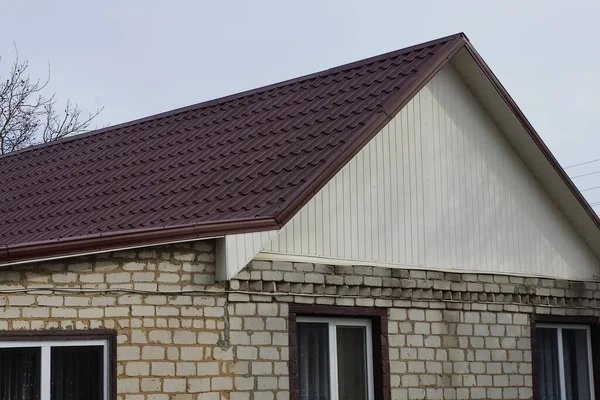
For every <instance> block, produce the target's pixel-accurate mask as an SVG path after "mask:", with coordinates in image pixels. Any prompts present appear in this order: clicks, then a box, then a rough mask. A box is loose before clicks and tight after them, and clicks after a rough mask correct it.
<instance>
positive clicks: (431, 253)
mask: <svg viewBox="0 0 600 400" xmlns="http://www.w3.org/2000/svg"><path fill="white" fill-rule="evenodd" d="M420 100H421V101H420V106H419V107H420V114H421V117H420V119H421V134H420V136H421V170H422V185H423V192H422V203H421V204H422V206H421V209H422V211H421V212H422V217H421V219H422V225H423V233H422V242H423V243H422V244H421V249H422V252H423V256H422V261H421V262H422V263H423V264H424V265H436V259H437V240H436V237H437V235H436V226H437V222H436V220H435V215H436V207H435V202H436V195H435V192H436V190H435V157H436V154H435V153H436V146H435V139H436V135H435V132H434V130H435V129H434V125H435V123H434V121H435V115H436V113H435V112H434V107H433V103H432V82H429V83H428V84H427V86H426V87H425V88H424V89H423V90H422V91H421V98H420Z"/></svg>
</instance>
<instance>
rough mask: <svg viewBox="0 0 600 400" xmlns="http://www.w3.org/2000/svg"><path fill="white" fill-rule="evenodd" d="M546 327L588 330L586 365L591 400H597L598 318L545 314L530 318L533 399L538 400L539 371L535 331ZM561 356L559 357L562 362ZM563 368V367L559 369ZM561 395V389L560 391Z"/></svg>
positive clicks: (599, 375)
mask: <svg viewBox="0 0 600 400" xmlns="http://www.w3.org/2000/svg"><path fill="white" fill-rule="evenodd" d="M547 327H552V328H554V327H561V328H567V329H569V328H573V327H575V328H577V327H585V328H586V329H587V330H588V335H587V337H588V339H587V340H588V363H590V362H591V364H589V368H590V380H591V393H592V395H593V396H594V397H592V398H593V399H596V400H598V399H599V397H598V396H600V367H596V368H595V367H594V366H600V346H599V344H600V318H599V317H593V316H571V315H547V314H532V315H531V316H530V336H531V351H532V359H531V362H532V378H533V382H532V383H533V398H534V399H539V398H540V393H539V369H540V366H539V365H538V354H537V352H538V348H537V343H536V329H537V328H547ZM561 347H562V344H561ZM562 357H563V355H560V360H562V359H563V358H562ZM560 364H562V363H560ZM560 368H561V369H562V368H564V365H562V366H561V367H560ZM562 380H564V374H562V373H561V388H562V387H563V385H564V383H563V382H562ZM561 395H562V389H561Z"/></svg>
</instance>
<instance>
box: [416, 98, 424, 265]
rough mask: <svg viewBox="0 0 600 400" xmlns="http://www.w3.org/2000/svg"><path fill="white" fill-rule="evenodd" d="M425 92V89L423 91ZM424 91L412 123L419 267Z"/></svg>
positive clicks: (421, 258) (421, 254) (421, 251)
mask: <svg viewBox="0 0 600 400" xmlns="http://www.w3.org/2000/svg"><path fill="white" fill-rule="evenodd" d="M425 90H427V89H425ZM423 97H424V91H423V90H422V91H420V92H419V93H418V94H417V97H416V98H415V108H414V111H415V113H414V121H415V146H416V149H415V181H416V182H415V183H416V185H415V189H416V193H415V194H416V196H415V206H416V216H417V218H416V226H417V248H416V251H417V257H418V258H417V263H418V264H419V265H425V264H426V263H427V260H425V250H424V249H425V226H424V213H425V210H424V209H423V205H424V196H425V189H424V187H425V182H424V173H423V168H424V167H423V132H422V130H421V120H422V109H421V107H422V105H423Z"/></svg>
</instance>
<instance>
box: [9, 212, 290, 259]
mask: <svg viewBox="0 0 600 400" xmlns="http://www.w3.org/2000/svg"><path fill="white" fill-rule="evenodd" d="M279 228H280V226H279V225H278V224H277V222H276V221H275V220H274V219H272V218H261V219H239V220H229V221H220V222H210V223H202V224H194V225H180V226H172V227H161V228H151V229H137V230H132V231H121V232H114V233H107V234H102V233H100V234H96V235H88V236H80V237H72V238H62V239H57V240H52V241H41V242H32V243H18V244H14V245H5V246H3V247H0V265H3V266H4V265H10V264H17V263H19V264H20V263H24V262H36V261H40V260H45V259H56V258H65V257H75V256H78V255H83V254H90V253H101V252H106V251H116V250H121V249H127V248H135V247H145V246H152V245H158V244H164V243H174V242H183V241H190V240H196V239H197V240H200V239H206V238H212V237H218V236H224V235H230V234H237V233H248V232H260V231H267V230H273V229H279Z"/></svg>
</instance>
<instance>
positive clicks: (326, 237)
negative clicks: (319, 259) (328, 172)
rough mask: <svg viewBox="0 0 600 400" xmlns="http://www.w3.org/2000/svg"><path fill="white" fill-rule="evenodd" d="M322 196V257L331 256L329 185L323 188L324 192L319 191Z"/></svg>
mask: <svg viewBox="0 0 600 400" xmlns="http://www.w3.org/2000/svg"><path fill="white" fill-rule="evenodd" d="M321 193H322V195H323V219H322V221H323V225H322V226H321V229H322V232H323V235H322V239H323V254H321V255H323V256H331V241H330V237H331V236H330V235H331V224H332V221H331V213H330V212H329V205H330V204H331V197H330V193H331V188H330V186H329V185H327V186H326V187H325V189H324V190H322V191H321Z"/></svg>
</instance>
